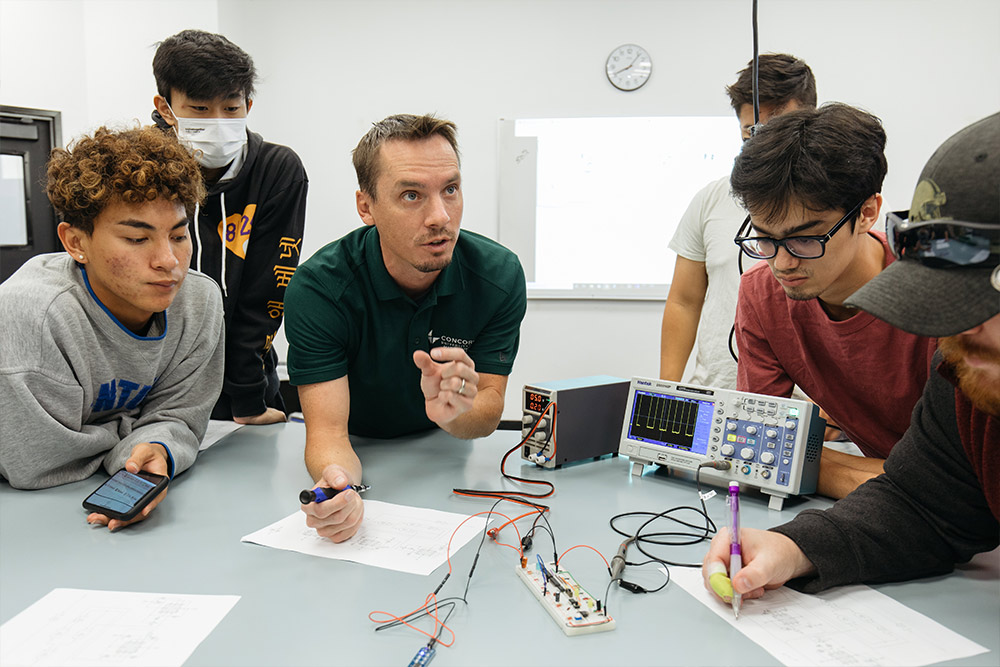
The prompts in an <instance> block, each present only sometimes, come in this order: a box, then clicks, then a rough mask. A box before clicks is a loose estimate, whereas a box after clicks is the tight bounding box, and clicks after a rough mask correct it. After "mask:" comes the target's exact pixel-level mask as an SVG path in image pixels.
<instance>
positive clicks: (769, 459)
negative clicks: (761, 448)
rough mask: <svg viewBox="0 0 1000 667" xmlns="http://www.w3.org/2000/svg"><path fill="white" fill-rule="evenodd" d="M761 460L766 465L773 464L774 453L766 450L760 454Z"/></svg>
mask: <svg viewBox="0 0 1000 667" xmlns="http://www.w3.org/2000/svg"><path fill="white" fill-rule="evenodd" d="M760 462H761V463H764V464H766V465H771V464H772V463H774V454H772V453H771V452H764V453H763V454H761V455H760Z"/></svg>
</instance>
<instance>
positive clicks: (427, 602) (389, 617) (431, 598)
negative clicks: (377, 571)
mask: <svg viewBox="0 0 1000 667" xmlns="http://www.w3.org/2000/svg"><path fill="white" fill-rule="evenodd" d="M483 514H486V515H490V514H495V515H497V516H501V517H503V518H504V519H507V523H506V524H504V525H505V526H506V525H508V524H509V523H511V522H512V521H511V518H510V517H509V516H507V515H506V514H503V513H502V512H497V511H494V510H487V511H485V512H477V513H475V514H473V515H471V516H468V517H466V518H465V519H463V520H462V522H461V523H459V524H458V526H456V527H455V530H453V531H452V533H451V537H449V538H448V549H447V552H446V557H447V561H448V574H451V572H452V567H451V543H452V541H453V540H454V539H455V535H456V534H458V531H459V529H460V528H461V527H462V526H464V525H465V523H466V522H467V521H469V520H470V519H472V518H473V517H477V516H481V515H483ZM529 514H531V512H528V513H527V514H525V515H523V516H528V515H529ZM518 518H523V517H518ZM514 530H515V531H516V532H517V537H518V544H520V538H521V531H519V530H518V529H517V524H514ZM494 541H496V539H495V538H494ZM497 544H500V545H501V546H505V547H510V548H511V549H513V550H515V551H517V552H518V555H519V556H520V557H521V558H524V551H523V550H522V549H521V548H520V547H519V546H518V547H515V546H514V545H512V544H505V543H503V542H497ZM432 603H433V605H434V611H430V610H429V607H430V606H431V604H432ZM421 611H427V614H426V615H427V616H430V617H431V618H433V619H434V632H433V633H430V632H427V631H426V630H423V629H421V628H418V627H417V626H415V625H413V624H412V623H409V622H407V621H405V620H403V619H404V618H406V617H408V616H412V615H413V614H416V613H419V612H421ZM377 614H382V615H383V616H385V617H386V618H384V619H382V620H378V619H376V618H373V616H375V615H377ZM368 620H370V621H371V622H372V623H378V624H380V625H381V624H383V623H392V622H393V621H398V622H399V623H401V624H403V625H405V626H406V627H408V628H411V629H413V630H416V631H417V632H419V633H421V634H423V635H426V636H427V637H430V638H432V639H433V638H435V637H437V634H438V632H439V631H440V630H441V629H444V630H447V631H448V634H450V635H451V641H449V642H445V641H441V640H440V639H439V640H437V643H438V644H440V645H441V646H444V647H450V646H451V645H452V644H454V643H455V639H456V637H455V631H454V630H452V629H451V628H449V627H448V626H447V625H445V623H444V622H443V621H441V619H440V618H438V615H437V595H435V594H434V593H431V594H430V595H428V596H427V597H426V598H425V599H424V604H423V605H421V606H419V607H417V608H416V609H414V610H413V611H411V612H409V613H407V614H403V616H402V617H400V616H396V615H395V614H392V613H390V612H387V611H378V610H376V611H371V612H368Z"/></svg>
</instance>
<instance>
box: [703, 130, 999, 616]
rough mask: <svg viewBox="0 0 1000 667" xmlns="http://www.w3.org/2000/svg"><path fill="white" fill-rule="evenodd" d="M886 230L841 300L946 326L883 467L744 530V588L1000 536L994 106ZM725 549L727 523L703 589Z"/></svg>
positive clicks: (757, 589) (911, 558) (706, 567)
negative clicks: (841, 492) (827, 502)
mask: <svg viewBox="0 0 1000 667" xmlns="http://www.w3.org/2000/svg"><path fill="white" fill-rule="evenodd" d="M886 230H887V234H888V237H889V240H890V243H891V245H892V246H893V253H894V255H895V257H896V258H897V260H896V261H895V262H893V264H892V266H890V267H888V268H887V269H886V270H885V271H882V272H881V273H879V275H877V276H876V277H874V278H873V279H872V280H871V281H869V282H868V283H867V284H866V285H865V286H864V287H862V288H861V289H860V290H858V291H857V292H856V293H854V294H852V295H851V296H849V297H848V298H847V300H846V303H847V304H849V305H854V306H856V307H857V308H860V309H863V310H864V311H866V312H867V313H871V314H873V315H875V316H877V317H878V318H879V319H880V321H881V320H885V321H886V322H891V323H893V324H894V325H895V326H898V327H900V328H901V329H905V330H906V331H911V332H914V333H919V334H923V335H929V336H940V337H941V339H940V342H941V345H940V351H939V352H938V354H937V355H936V356H935V358H934V370H933V371H932V372H931V374H930V377H929V379H928V381H927V385H926V387H925V388H924V390H923V394H922V396H921V398H920V401H919V402H918V403H917V405H916V407H915V408H914V410H913V415H912V418H911V421H910V427H909V429H907V431H906V433H905V434H904V435H903V438H902V439H901V440H900V442H899V444H897V445H896V446H895V448H894V449H893V450H892V454H891V455H890V456H889V458H888V460H887V461H886V462H885V474H884V475H881V476H880V477H878V478H877V479H875V480H872V481H871V482H870V483H868V484H865V485H864V486H862V487H861V488H859V489H858V490H857V491H855V492H854V493H852V494H850V496H848V497H847V498H845V499H844V500H841V501H839V502H837V503H835V504H834V506H833V507H832V508H831V509H829V510H826V511H823V512H821V511H818V510H805V511H803V512H801V513H800V514H799V515H798V516H796V517H795V518H794V519H793V520H792V521H790V522H789V523H786V524H784V525H781V526H777V527H775V528H772V529H770V530H766V531H763V530H756V529H753V528H742V529H741V530H740V541H741V543H742V550H743V567H742V569H740V571H739V573H738V574H737V575H735V576H734V577H733V582H732V584H733V588H734V589H735V591H736V592H738V593H740V594H741V595H742V596H743V599H744V600H746V599H750V598H757V597H760V596H761V595H767V593H766V592H765V591H766V590H767V589H773V588H778V587H779V586H781V585H782V584H784V583H786V582H787V583H788V585H789V586H791V587H793V588H797V589H799V590H802V591H805V592H808V593H815V592H819V591H822V590H825V589H827V588H830V587H833V586H842V585H845V584H852V583H880V582H886V581H904V580H907V579H915V578H917V577H928V576H937V575H941V574H944V573H947V572H950V571H951V570H952V569H953V568H954V567H955V564H956V563H965V562H967V561H968V560H969V559H970V558H972V556H973V555H974V554H977V553H982V552H987V551H992V550H993V549H995V548H996V547H997V544H998V543H1000V114H994V115H992V116H989V117H988V118H984V119H983V120H980V121H978V122H976V123H973V124H972V125H970V126H969V127H967V128H965V129H963V130H961V131H960V132H958V133H957V134H955V135H954V136H952V137H951V138H950V139H948V140H947V141H945V142H944V144H942V145H941V147H940V148H939V149H938V150H937V151H935V153H934V155H933V156H932V157H931V159H930V160H929V161H928V162H927V165H926V166H925V167H924V170H923V172H922V173H921V175H920V183H919V185H917V188H916V190H915V192H914V195H913V203H912V205H911V206H910V210H909V213H908V214H907V213H903V214H892V213H890V214H889V215H888V218H887V221H886ZM839 233H843V232H839ZM832 244H833V241H829V242H828V243H827V245H828V246H831V245H832ZM832 251H833V248H832V247H828V248H827V253H828V254H829V253H831V252H832ZM895 363H899V364H900V365H901V366H902V365H905V364H906V360H900V359H896V361H895ZM729 551H730V539H729V535H728V532H727V530H726V529H725V528H723V529H722V530H720V531H719V534H718V535H716V537H715V539H713V540H712V547H711V550H710V551H709V553H708V555H707V556H706V557H705V560H704V563H703V564H702V574H703V576H704V577H705V583H706V587H707V588H709V590H712V587H711V586H710V585H709V578H710V577H711V576H712V575H713V574H714V573H715V572H718V571H719V570H720V568H721V569H726V568H727V565H728V562H729ZM994 588H995V586H994ZM726 602H727V603H728V600H726Z"/></svg>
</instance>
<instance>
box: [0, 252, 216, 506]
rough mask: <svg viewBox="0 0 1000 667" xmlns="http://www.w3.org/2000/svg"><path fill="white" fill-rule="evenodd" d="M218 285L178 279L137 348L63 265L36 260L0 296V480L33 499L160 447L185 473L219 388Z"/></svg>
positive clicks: (71, 266) (193, 276) (194, 277)
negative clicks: (146, 446) (138, 450)
mask: <svg viewBox="0 0 1000 667" xmlns="http://www.w3.org/2000/svg"><path fill="white" fill-rule="evenodd" d="M223 358H224V349H223V314H222V299H221V295H220V293H219V287H218V285H216V283H215V282H214V281H213V280H212V279H211V278H209V277H208V276H205V275H204V274H201V273H198V272H197V271H194V270H191V271H189V272H188V275H187V278H186V279H185V280H184V283H183V285H182V286H181V289H180V290H179V291H178V293H177V297H176V298H175V299H174V302H173V303H172V304H171V305H170V307H169V308H168V309H167V310H166V311H164V312H163V313H157V314H156V315H154V316H153V321H152V323H151V325H150V328H149V331H147V332H146V335H145V336H137V335H136V334H134V333H132V332H131V331H129V330H128V329H127V328H125V327H124V326H123V325H122V324H120V323H119V322H118V320H117V319H115V318H114V316H113V315H112V314H111V313H110V312H109V311H108V310H107V309H105V307H104V305H103V304H102V303H101V302H100V301H99V300H98V299H97V297H96V295H95V294H94V293H93V291H92V290H91V288H90V284H89V282H88V280H87V275H86V271H85V270H84V269H83V268H82V267H81V266H80V265H78V264H77V263H76V262H74V261H73V260H72V258H70V257H69V255H67V254H66V253H54V254H50V255H39V256H37V257H34V258H32V259H31V260H29V261H28V262H27V263H25V264H24V266H22V267H21V268H20V269H19V270H18V271H17V272H16V273H15V274H14V275H12V276H11V277H10V278H8V279H7V280H6V281H5V282H4V283H3V284H0V401H2V405H3V407H2V411H0V475H3V477H5V478H6V479H7V480H8V481H9V482H10V484H11V486H13V487H16V488H25V489H37V488H43V487H49V486H55V485H57V484H65V483H68V482H74V481H77V480H81V479H85V478H87V477H89V476H90V475H92V474H93V473H94V472H95V471H96V470H97V468H98V467H99V466H100V465H101V464H102V463H103V465H104V468H105V470H107V471H108V473H114V472H115V471H117V470H119V469H121V468H122V467H123V466H124V465H125V461H126V460H128V456H129V453H130V452H131V451H132V448H133V447H135V446H136V445H137V444H139V443H142V442H158V443H160V444H162V445H164V447H166V448H167V450H168V452H169V455H170V458H171V459H172V464H173V465H172V470H173V472H174V473H178V472H180V471H182V470H185V469H186V468H188V467H189V466H190V465H191V464H192V463H194V459H195V456H197V454H198V444H199V441H200V440H201V438H202V436H203V435H204V433H205V429H206V427H207V425H208V417H209V413H210V412H211V410H212V406H213V405H214V404H215V400H216V398H218V396H219V392H220V391H221V388H222V364H223Z"/></svg>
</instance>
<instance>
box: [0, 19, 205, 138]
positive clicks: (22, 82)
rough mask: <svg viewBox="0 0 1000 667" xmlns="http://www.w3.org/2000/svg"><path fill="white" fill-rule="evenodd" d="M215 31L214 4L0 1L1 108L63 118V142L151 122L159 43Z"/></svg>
mask: <svg viewBox="0 0 1000 667" xmlns="http://www.w3.org/2000/svg"><path fill="white" fill-rule="evenodd" d="M184 28H201V29H203V30H211V31H213V32H218V31H219V29H220V28H219V9H218V3H217V2H216V0H87V1H86V2H84V1H82V0H0V103H2V104H5V105H9V106H17V107H31V108H38V109H53V110H56V111H61V112H62V114H63V115H62V131H63V141H64V142H68V141H69V140H71V139H72V138H73V137H76V136H78V135H80V134H83V133H84V132H87V131H90V130H93V129H95V128H97V127H99V126H100V125H103V124H114V125H125V124H134V123H135V122H136V121H139V122H141V123H143V124H149V122H150V118H149V114H150V113H151V112H152V110H153V95H155V94H156V83H155V81H154V80H153V66H152V63H153V53H154V52H155V51H156V46H155V45H156V42H158V41H159V40H161V39H163V38H164V37H167V36H169V35H172V34H174V33H175V32H179V31H181V30H183V29H184Z"/></svg>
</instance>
